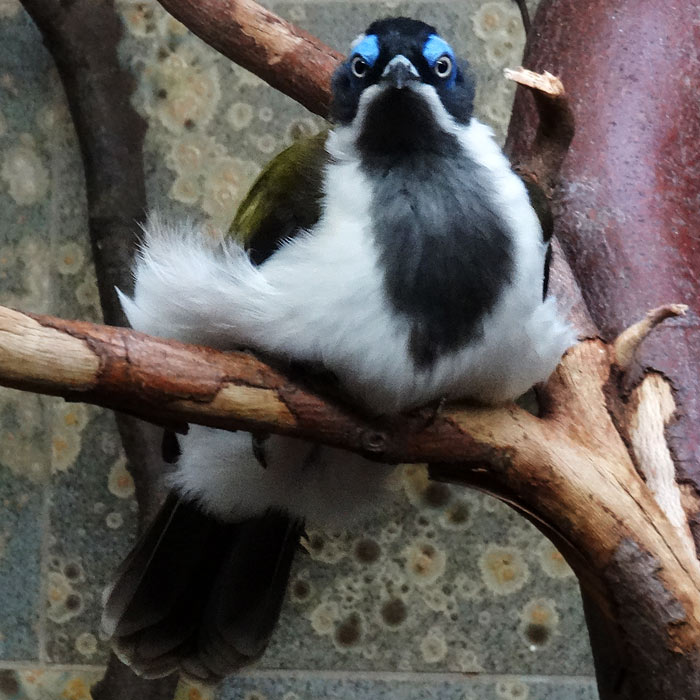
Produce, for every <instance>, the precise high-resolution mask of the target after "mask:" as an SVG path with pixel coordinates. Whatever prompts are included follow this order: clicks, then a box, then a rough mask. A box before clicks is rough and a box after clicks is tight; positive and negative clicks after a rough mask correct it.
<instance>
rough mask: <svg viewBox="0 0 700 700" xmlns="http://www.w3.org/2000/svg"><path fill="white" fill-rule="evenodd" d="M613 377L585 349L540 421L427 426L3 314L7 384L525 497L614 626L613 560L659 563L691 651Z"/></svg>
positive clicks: (598, 349)
mask: <svg viewBox="0 0 700 700" xmlns="http://www.w3.org/2000/svg"><path fill="white" fill-rule="evenodd" d="M613 365H614V351H613V349H612V348H611V347H610V346H606V345H605V344H603V343H602V342H601V341H599V340H595V339H594V340H588V341H584V342H582V343H579V345H577V346H576V347H574V348H572V349H571V350H570V351H569V352H568V353H567V355H566V356H565V357H564V359H563V361H562V363H561V364H560V366H559V368H558V369H557V371H556V372H555V374H554V375H553V377H552V379H551V380H550V381H549V383H548V384H547V386H546V387H544V389H543V395H544V396H545V397H546V398H547V405H548V411H547V414H546V415H545V416H544V417H542V418H537V417H536V416H533V415H531V414H529V413H527V412H526V411H525V410H523V409H520V408H518V407H517V406H505V407H502V408H474V407H472V408H467V407H464V406H461V407H452V408H450V409H449V410H445V411H444V412H442V413H441V414H440V415H438V416H437V418H436V419H435V420H434V421H433V422H432V423H430V424H429V425H426V424H425V421H424V420H423V419H420V420H419V421H417V420H416V419H415V418H411V417H410V416H400V417H395V418H392V419H383V420H380V419H368V418H366V417H364V416H361V415H358V414H357V413H355V412H353V411H352V410H350V409H348V408H346V407H343V406H340V405H338V404H336V403H333V402H329V401H326V400H324V399H323V398H321V397H320V396H318V395H317V394H315V393H313V392H312V391H310V390H309V389H308V388H307V387H305V386H304V384H303V383H301V382H300V381H298V380H294V379H292V378H290V377H289V376H287V375H285V374H283V373H281V372H279V371H278V370H275V369H273V368H271V367H269V366H268V365H266V364H265V363H264V362H262V361H261V360H259V359H257V358H256V357H254V356H252V355H250V354H248V353H244V352H231V353H225V352H219V351H215V350H211V349H209V348H203V347H198V346H192V345H185V344H182V343H177V342H174V341H167V340H162V339H159V338H153V337H150V336H147V335H144V334H142V333H137V332H135V331H131V330H127V329H122V328H112V327H108V326H99V325H95V324H91V323H84V322H80V321H63V320H61V319H57V318H52V317H49V316H33V315H29V314H23V313H20V312H18V311H13V310H11V309H6V308H2V307H0V384H4V385H7V386H12V387H14V388H18V389H25V390H31V391H38V392H42V393H49V394H54V395H60V396H63V397H65V398H67V399H68V400H74V401H85V402H89V403H95V404H98V405H101V406H106V407H108V408H113V409H116V410H120V411H126V412H129V413H132V414H134V415H138V416H139V417H142V418H147V419H149V420H154V421H157V422H160V423H167V424H174V425H176V426H177V425H181V424H182V423H185V422H193V423H200V424H203V425H208V426H211V427H216V428H223V429H228V430H236V429H245V430H259V431H264V432H273V433H281V434H286V435H292V436H296V437H300V438H313V439H314V440H315V441H318V442H322V443H326V444H329V445H334V446H337V447H342V448H345V449H348V450H351V451H354V452H358V453H361V454H363V455H365V456H367V457H369V458H372V459H375V460H378V461H384V462H431V463H433V465H434V466H433V468H432V472H433V475H434V476H437V477H438V478H441V479H447V480H450V481H452V482H454V483H461V484H465V485H476V486H478V487H479V488H482V489H485V490H487V491H490V492H492V493H495V494H496V495H501V496H504V495H506V496H507V495H508V494H511V495H512V494H517V505H518V507H519V508H520V509H521V510H524V511H526V512H528V513H530V514H533V515H534V516H536V517H537V518H540V519H541V520H542V521H543V522H544V523H546V524H547V525H548V526H549V527H551V528H553V529H554V530H555V531H556V533H557V534H558V536H559V537H561V538H562V539H563V540H564V541H565V542H566V543H567V544H568V546H569V548H570V550H571V552H574V553H576V556H574V557H572V558H571V563H572V565H573V566H574V567H575V568H576V571H577V573H578V574H579V576H580V577H581V580H582V582H583V583H584V585H586V586H587V589H588V591H589V593H590V594H591V595H593V596H594V597H595V598H596V600H597V602H598V604H599V606H600V607H601V608H602V609H603V610H608V611H609V614H610V615H612V614H613V613H612V609H613V607H612V606H613V604H614V597H613V598H611V595H612V596H614V592H613V593H612V594H611V592H610V590H608V588H607V587H606V586H605V580H606V576H608V575H611V574H610V573H609V572H610V566H611V562H615V561H617V559H616V558H617V557H628V556H631V554H630V552H639V553H642V554H643V555H644V557H646V558H645V559H644V562H645V565H646V563H648V560H649V559H651V560H653V562H654V576H655V580H657V581H658V585H659V586H661V587H662V588H663V590H664V591H666V592H667V595H668V597H669V601H670V602H669V605H671V602H672V603H673V606H680V607H679V608H678V609H681V610H682V615H681V617H682V619H681V620H679V619H677V617H678V616H677V615H676V616H675V617H673V620H671V617H670V613H668V611H666V612H667V613H668V615H667V617H668V619H665V621H659V620H657V623H658V624H660V625H661V624H664V625H665V629H666V634H667V635H668V639H669V640H671V641H672V643H673V645H675V646H676V647H677V648H682V649H686V650H687V651H688V652H689V653H691V652H692V653H696V652H697V650H698V649H700V566H699V565H698V562H697V560H696V559H695V558H694V557H693V556H692V554H691V553H690V551H689V548H688V547H687V546H686V544H685V543H684V542H683V541H682V539H681V536H680V534H679V531H678V529H676V528H675V527H674V526H673V525H672V524H671V523H670V522H669V520H668V519H667V518H666V517H665V516H664V514H663V512H662V511H661V509H660V508H659V506H658V504H657V503H656V501H655V500H654V497H653V495H652V494H651V492H650V491H649V489H647V487H646V486H645V484H644V483H643V482H642V480H641V478H640V477H639V475H638V474H637V472H636V470H635V468H634V465H633V463H632V461H631V459H630V456H629V453H628V451H627V448H626V447H625V444H624V443H623V441H622V439H621V437H620V435H619V434H618V432H617V429H616V427H615V425H614V423H613V421H612V419H611V417H610V415H609V413H608V411H607V408H606V398H605V391H606V386H607V384H608V382H609V381H610V378H611V375H612V367H613ZM630 548H631V549H630ZM616 575H617V576H618V577H619V575H620V574H619V573H617V574H616ZM673 606H672V607H673ZM669 609H670V608H669ZM673 609H674V610H676V608H675V607H674V608H673ZM674 614H675V613H674Z"/></svg>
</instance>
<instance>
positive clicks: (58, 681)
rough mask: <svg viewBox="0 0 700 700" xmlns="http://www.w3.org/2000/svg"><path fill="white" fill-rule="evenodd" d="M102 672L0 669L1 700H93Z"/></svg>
mask: <svg viewBox="0 0 700 700" xmlns="http://www.w3.org/2000/svg"><path fill="white" fill-rule="evenodd" d="M101 675H102V673H101V670H100V669H86V670H64V669H52V668H26V669H21V670H15V669H2V667H0V700H90V698H91V695H90V686H91V685H92V684H93V683H95V682H96V681H97V680H99V678H100V676H101Z"/></svg>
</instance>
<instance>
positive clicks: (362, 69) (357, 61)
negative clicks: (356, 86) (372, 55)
mask: <svg viewBox="0 0 700 700" xmlns="http://www.w3.org/2000/svg"><path fill="white" fill-rule="evenodd" d="M368 68H369V66H368V65H367V61H365V59H364V58H362V56H355V58H353V59H352V63H351V64H350V69H351V70H352V74H353V75H354V76H355V77H356V78H364V77H365V75H366V73H367V69H368Z"/></svg>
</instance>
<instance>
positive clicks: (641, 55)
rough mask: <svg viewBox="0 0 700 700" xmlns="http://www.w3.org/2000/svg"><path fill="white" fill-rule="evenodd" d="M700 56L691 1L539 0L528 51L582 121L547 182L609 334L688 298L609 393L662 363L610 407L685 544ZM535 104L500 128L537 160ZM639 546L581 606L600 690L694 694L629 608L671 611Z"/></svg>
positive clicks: (689, 669) (687, 668) (696, 450)
mask: <svg viewBox="0 0 700 700" xmlns="http://www.w3.org/2000/svg"><path fill="white" fill-rule="evenodd" d="M699 58H700V36H698V32H697V7H696V4H695V3H680V2H673V3H670V4H669V3H667V2H662V1H658V0H651V1H650V2H645V3H638V2H633V1H632V0H612V1H611V0H592V1H591V2H587V3H581V2H576V0H558V1H557V2H553V1H552V0H544V1H543V2H542V3H541V5H540V7H539V11H538V13H537V16H536V17H535V20H534V23H533V29H532V32H531V33H530V37H529V41H528V47H527V50H526V56H525V61H524V62H525V65H526V66H527V67H528V68H530V69H533V70H548V71H551V72H552V73H555V74H556V75H557V76H558V77H560V78H561V79H562V81H563V83H564V85H565V86H566V89H567V93H568V95H569V101H570V106H571V109H572V112H573V115H574V119H575V123H576V134H575V136H574V138H573V141H572V144H571V147H570V150H569V152H568V154H567V157H566V160H565V161H564V162H563V165H562V168H561V171H560V173H559V176H558V181H557V182H556V183H552V184H553V185H555V187H553V206H554V210H555V212H556V217H555V233H556V235H557V236H558V238H559V239H560V241H561V242H562V244H563V248H564V250H565V251H566V253H567V257H568V259H569V261H570V263H571V266H572V268H573V270H574V272H575V274H576V277H577V279H578V280H579V282H580V286H581V289H582V292H583V296H584V298H585V300H586V303H587V306H588V308H589V310H590V313H591V315H592V318H593V320H594V321H595V323H596V325H598V326H599V328H600V329H601V332H602V334H603V335H604V337H607V338H612V337H614V336H615V335H616V334H618V333H619V332H620V331H622V330H623V329H624V328H625V327H627V326H628V325H629V324H630V323H631V322H632V321H634V320H635V319H637V318H639V317H640V315H641V314H642V313H643V311H644V309H646V308H649V307H653V306H655V305H656V304H657V303H658V302H659V300H664V301H666V300H670V299H672V300H675V301H682V302H685V303H687V304H689V305H690V307H691V313H690V315H689V316H688V318H687V320H686V321H685V322H683V323H676V324H670V325H668V326H666V327H664V328H662V329H660V330H659V332H655V333H654V334H652V336H651V338H650V339H649V340H648V341H646V342H645V344H644V346H643V347H642V348H641V351H640V352H638V353H636V355H635V360H634V362H630V363H629V364H630V365H631V366H630V367H629V371H627V372H626V376H625V377H624V378H623V382H622V385H621V386H619V387H617V388H616V389H615V390H614V391H613V392H612V393H611V394H610V395H609V399H610V398H614V396H613V394H614V395H620V394H622V395H623V396H626V395H627V393H628V392H630V390H632V389H633V387H636V385H637V384H638V383H639V382H640V379H641V377H642V375H643V374H644V373H645V372H648V371H649V370H650V369H653V370H656V371H655V372H652V374H651V375H650V377H648V378H647V379H644V381H643V382H642V384H641V385H640V386H637V387H636V388H634V390H633V391H632V396H631V399H630V401H629V405H628V406H627V408H626V409H625V410H624V411H623V412H622V413H621V412H619V411H617V412H616V424H617V425H618V427H619V428H620V430H621V432H622V434H623V436H624V438H625V440H626V442H627V444H628V446H629V448H630V450H631V452H632V455H633V457H634V459H635V463H636V466H637V467H638V468H639V470H640V471H641V473H642V474H643V475H644V477H645V479H646V480H647V482H648V484H649V486H650V488H652V489H653V490H655V491H656V492H657V499H658V501H659V503H660V504H661V505H662V507H663V509H664V511H665V512H666V513H667V515H668V517H669V519H670V520H671V521H672V522H674V523H675V527H677V528H678V529H679V530H685V534H682V535H681V537H682V539H683V541H684V546H685V547H686V548H687V549H688V550H689V551H691V552H692V550H693V543H692V542H691V540H690V539H689V537H688V533H687V528H688V521H690V524H691V526H695V533H694V534H695V539H696V542H697V541H698V539H699V535H700V532H698V527H697V524H698V522H699V517H698V513H699V512H700V507H699V504H700V499H698V493H700V431H699V430H698V423H699V419H700V402H699V400H698V388H699V387H700V383H699V382H700V380H699V379H698V377H699V376H700V372H699V370H700V328H699V327H698V323H697V313H698V311H700V301H699V300H700V294H699V291H700V284H699V283H698V279H700V275H699V274H698V272H699V271H700V245H699V244H698V240H699V239H698V236H697V231H698V229H699V228H700V209H699V208H698V206H697V192H698V191H699V189H700V166H698V163H700V146H699V145H698V144H699V143H700V141H699V140H698V135H699V134H700V117H699V116H698V111H697V94H698V91H699V89H700V77H699V76H700V72H699V71H698V66H699ZM532 107H533V105H532V98H531V97H530V96H529V95H528V94H526V93H525V92H524V91H519V94H518V95H517V97H516V103H515V107H514V113H513V118H512V120H511V127H510V132H509V138H508V149H509V151H510V154H511V156H512V158H513V159H514V160H515V161H518V162H524V163H530V162H532V160H533V158H532V157H531V156H530V155H529V154H530V148H531V139H532V135H533V133H534V131H535V128H536V127H537V128H539V129H540V130H541V127H540V126H539V123H538V118H539V117H538V116H537V114H536V113H535V110H534V109H533V108H532ZM623 364H627V363H626V362H623ZM642 396H644V397H646V398H645V400H644V401H643V404H644V405H643V407H642V408H640V407H639V406H638V405H637V403H636V402H637V401H638V400H639V399H640V398H641V397H642ZM618 408H619V407H618ZM613 411H615V408H614V407H613ZM654 435H656V438H654V437H653V436H654ZM659 435H665V436H666V438H667V439H664V440H659V439H658V437H659ZM669 445H670V447H669ZM633 549H634V547H633V546H632V545H625V546H624V547H622V548H621V549H620V551H619V552H618V553H617V554H616V556H615V557H614V558H613V560H612V561H611V564H610V570H609V571H608V572H607V573H606V577H605V580H606V585H607V586H608V587H609V588H610V590H611V592H614V593H615V594H614V596H613V597H612V598H611V599H612V600H613V601H614V608H613V613H614V617H613V619H605V620H603V619H600V609H596V608H595V606H594V604H593V602H592V601H590V600H589V601H587V605H586V608H587V616H588V618H589V621H590V624H589V629H590V631H591V633H592V642H593V651H594V656H595V657H596V669H597V676H598V682H599V689H600V693H601V697H602V698H603V700H608V698H638V697H645V698H652V697H653V698H666V697H682V698H696V697H698V696H700V693H698V690H697V658H696V657H694V656H691V657H686V658H685V659H683V660H681V659H679V658H678V655H677V654H676V653H675V652H673V651H672V649H670V648H669V645H668V644H664V643H663V640H662V639H660V638H659V637H658V635H657V633H658V628H657V629H654V630H651V629H650V628H647V629H646V631H644V625H645V623H644V622H643V619H647V620H648V614H650V612H651V611H646V612H645V613H644V614H643V615H641V617H639V610H637V611H636V612H635V613H633V612H632V609H631V606H632V605H633V604H634V599H635V596H636V597H637V598H636V600H637V604H638V603H639V601H640V600H641V598H649V602H650V603H651V602H652V601H655V602H656V603H658V605H659V606H660V607H659V609H657V610H656V611H654V613H653V614H654V616H656V617H658V618H661V617H663V616H664V615H665V616H666V618H667V619H668V620H671V619H672V617H673V610H674V605H675V604H674V603H673V601H666V602H664V597H663V596H660V594H661V593H662V592H663V591H662V590H661V589H659V588H654V586H652V585H651V584H650V583H649V585H647V583H648V579H644V578H643V576H644V575H645V574H648V573H650V572H651V571H652V570H653V568H654V566H655V563H654V554H653V552H650V551H644V550H640V551H635V555H634V556H631V554H630V553H631V552H632V551H633ZM635 574H636V576H637V579H636V581H635V582H634V583H632V582H633V581H634V578H633V577H634V576H635ZM623 576H624V577H625V578H626V579H627V580H626V581H625V582H622V577H623ZM628 577H632V578H629V579H628ZM643 581H645V583H642V582H643ZM632 591H634V592H632ZM584 593H585V591H584ZM664 606H665V610H663V609H662V608H664ZM596 615H597V616H598V617H599V619H598V620H595V619H594V618H595V617H596ZM635 615H637V616H638V617H636V618H635ZM597 629H600V630H602V632H601V633H596V630H597ZM606 637H607V640H606ZM611 638H613V639H612V643H611V644H610V645H609V646H608V643H609V642H610V641H611ZM604 649H605V653H601V652H602V651H603V650H604ZM616 652H617V654H618V658H617V659H616V660H615V661H614V662H613V664H611V662H610V658H609V655H610V654H615V653H616ZM650 679H651V680H652V682H651V683H650V682H649V681H650Z"/></svg>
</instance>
